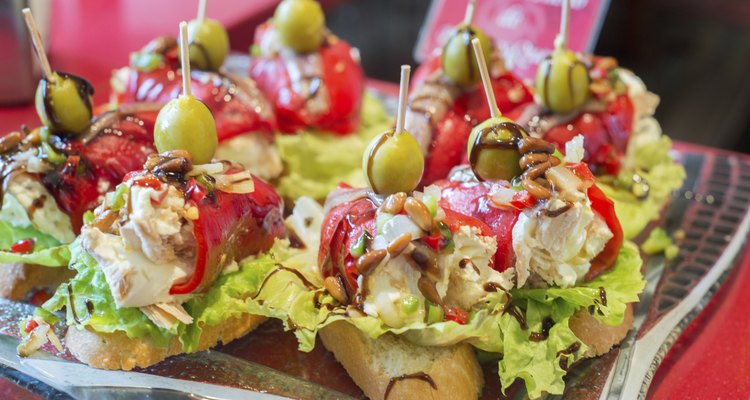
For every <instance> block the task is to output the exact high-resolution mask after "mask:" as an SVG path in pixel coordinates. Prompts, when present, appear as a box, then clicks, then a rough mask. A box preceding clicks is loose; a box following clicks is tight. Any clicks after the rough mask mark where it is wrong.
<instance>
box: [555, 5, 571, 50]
mask: <svg viewBox="0 0 750 400" xmlns="http://www.w3.org/2000/svg"><path fill="white" fill-rule="evenodd" d="M569 23H570V0H563V3H562V15H561V16H560V33H559V34H558V35H557V38H556V39H555V47H558V48H562V47H566V46H567V45H568V25H569Z"/></svg>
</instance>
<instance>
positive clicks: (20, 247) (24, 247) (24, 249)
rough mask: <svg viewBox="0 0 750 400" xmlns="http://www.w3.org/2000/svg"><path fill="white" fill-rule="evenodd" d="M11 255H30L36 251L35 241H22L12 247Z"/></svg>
mask: <svg viewBox="0 0 750 400" xmlns="http://www.w3.org/2000/svg"><path fill="white" fill-rule="evenodd" d="M10 251H11V253H16V254H29V253H31V252H32V251H34V239H22V240H19V241H17V242H16V243H14V244H12V245H11V246H10Z"/></svg>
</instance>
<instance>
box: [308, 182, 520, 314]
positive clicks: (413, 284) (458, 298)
mask: <svg viewBox="0 0 750 400" xmlns="http://www.w3.org/2000/svg"><path fill="white" fill-rule="evenodd" d="M440 196H441V192H440V189H439V188H438V187H436V186H430V187H427V188H426V189H425V192H423V193H422V192H414V193H413V195H411V196H409V195H407V194H406V193H395V194H392V195H390V196H388V197H387V198H385V199H382V198H380V197H372V198H366V197H365V198H355V199H354V200H352V202H350V203H340V204H339V205H338V206H335V207H333V208H332V211H331V214H330V215H329V218H338V217H336V216H337V215H339V214H340V213H342V212H348V214H347V215H345V216H344V218H343V220H342V224H344V225H343V226H349V229H352V231H351V232H350V233H349V234H348V235H350V236H349V238H350V239H351V241H346V242H345V245H346V246H348V247H347V250H348V251H346V253H344V254H342V255H334V254H338V250H337V249H338V246H340V244H331V246H333V247H332V248H331V249H330V251H331V252H332V253H330V255H329V256H326V255H325V254H322V255H321V257H322V258H321V260H322V262H323V264H322V266H321V271H322V273H323V274H324V276H325V278H324V279H325V282H326V285H325V286H326V289H327V290H328V291H329V292H331V293H332V295H334V293H335V295H334V297H335V298H336V299H337V300H338V301H339V302H342V304H352V305H353V306H354V307H355V308H356V309H358V310H359V312H363V313H365V314H367V315H372V316H378V317H380V319H381V320H383V321H384V322H385V323H386V324H388V325H389V326H392V327H401V326H404V325H406V324H409V323H413V322H420V321H421V322H438V321H443V320H446V319H449V320H454V321H457V322H459V323H466V321H467V320H468V313H467V312H466V311H465V310H469V309H471V308H472V307H473V306H474V305H476V304H477V303H479V302H480V301H481V299H482V298H484V297H485V296H486V295H487V294H488V293H490V292H491V291H490V290H486V288H485V286H486V285H485V283H486V282H487V281H491V282H493V284H494V285H496V286H493V287H494V288H495V290H497V289H496V288H497V287H500V288H511V287H512V286H513V283H512V274H513V272H512V271H511V272H508V273H505V274H502V273H500V272H498V271H495V270H494V269H493V268H492V263H493V258H494V255H495V252H496V248H497V246H496V242H495V239H494V238H493V237H492V236H487V235H486V233H487V232H488V231H489V230H488V229H487V230H483V229H482V228H480V227H477V226H471V225H461V224H459V223H456V222H457V220H456V218H458V217H457V215H456V214H455V213H451V214H450V215H449V214H448V213H447V212H446V211H445V210H443V209H442V208H441V207H439V206H438V205H437V204H438V202H439V201H440ZM377 204H380V206H377ZM328 206H329V205H327V207H328ZM342 210H343V211H342ZM346 210H348V211H346ZM361 217H364V220H363V221H360V220H359V218H361ZM344 221H347V222H344ZM347 224H348V225H347ZM477 224H478V225H479V226H481V223H479V222H478V221H477ZM338 229H341V228H338ZM355 234H356V237H355V236H351V235H355ZM336 235H338V234H336ZM335 240H340V239H335ZM323 246H325V243H323ZM325 253H328V251H326V252H325ZM342 263H343V269H340V268H341V266H342V265H341V264H342ZM349 265H351V267H349ZM352 267H353V268H352ZM342 300H346V302H343V301H342Z"/></svg>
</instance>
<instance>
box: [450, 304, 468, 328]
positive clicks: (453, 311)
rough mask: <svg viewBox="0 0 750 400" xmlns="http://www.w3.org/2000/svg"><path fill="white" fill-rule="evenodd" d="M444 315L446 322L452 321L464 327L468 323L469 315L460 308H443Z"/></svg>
mask: <svg viewBox="0 0 750 400" xmlns="http://www.w3.org/2000/svg"><path fill="white" fill-rule="evenodd" d="M444 313H445V319H446V320H447V321H453V322H456V323H458V324H461V325H466V323H467V322H469V313H468V312H467V311H466V310H464V309H462V308H458V307H445V309H444Z"/></svg>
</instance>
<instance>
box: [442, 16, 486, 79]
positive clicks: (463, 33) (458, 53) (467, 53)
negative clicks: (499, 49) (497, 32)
mask: <svg viewBox="0 0 750 400" xmlns="http://www.w3.org/2000/svg"><path fill="white" fill-rule="evenodd" d="M474 38H479V42H480V43H481V44H482V53H484V59H485V60H489V59H490V55H491V53H492V43H491V42H490V39H488V38H487V35H485V34H484V32H482V30H481V29H479V28H477V27H475V26H474V25H465V24H461V25H459V26H458V27H456V30H455V31H454V32H453V34H452V35H451V37H450V39H448V41H447V42H446V43H445V46H444V47H443V54H442V59H441V62H442V66H443V72H444V73H445V76H447V77H448V78H449V79H450V80H451V81H453V82H455V83H457V84H459V85H462V86H471V85H474V84H476V83H478V82H479V81H480V80H481V79H482V78H481V76H480V75H479V64H477V58H476V55H475V54H474V48H473V47H472V45H471V40H472V39H474Z"/></svg>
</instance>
